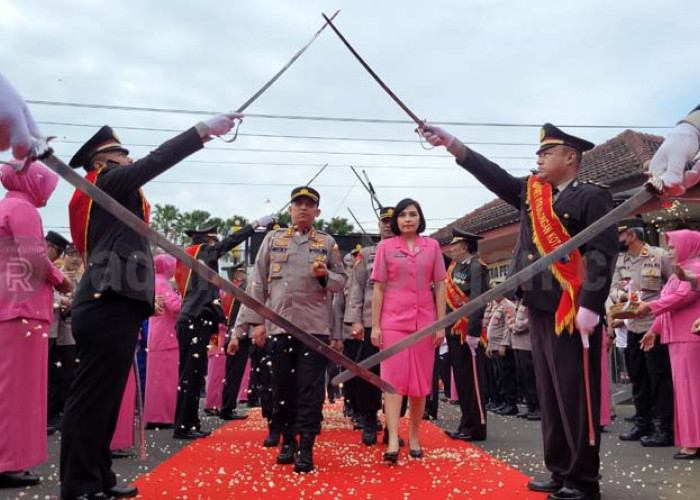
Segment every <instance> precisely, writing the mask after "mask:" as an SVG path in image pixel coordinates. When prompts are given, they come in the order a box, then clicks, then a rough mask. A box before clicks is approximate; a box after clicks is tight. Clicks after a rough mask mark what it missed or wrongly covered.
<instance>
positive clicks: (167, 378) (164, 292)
mask: <svg viewBox="0 0 700 500" xmlns="http://www.w3.org/2000/svg"><path fill="white" fill-rule="evenodd" d="M175 262H176V261H175V257H172V256H171V255H156V257H155V269H156V298H157V299H158V300H157V302H158V304H161V303H162V307H161V308H159V311H160V310H162V313H161V314H158V315H157V316H152V317H151V319H149V320H148V363H147V364H146V394H145V396H144V399H145V403H144V411H143V413H144V417H143V420H144V422H146V425H147V427H148V428H155V427H160V428H167V427H172V426H173V424H174V422H175V400H176V398H177V381H178V366H179V364H180V362H179V359H180V358H179V356H180V354H179V350H178V346H177V334H176V332H175V322H176V321H177V315H178V314H179V312H180V306H181V305H182V299H181V298H180V296H179V295H178V293H177V292H176V291H175V289H174V288H173V286H172V285H171V284H170V280H171V279H172V277H173V276H174V275H175Z"/></svg>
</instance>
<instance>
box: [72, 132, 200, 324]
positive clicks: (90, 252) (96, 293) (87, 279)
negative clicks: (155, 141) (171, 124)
mask: <svg viewBox="0 0 700 500" xmlns="http://www.w3.org/2000/svg"><path fill="white" fill-rule="evenodd" d="M201 148H202V139H201V138H200V136H199V133H198V132H197V130H196V129H195V128H194V127H193V128H191V129H188V130H186V131H185V132H183V133H182V134H180V135H178V136H176V137H174V138H172V139H170V140H169V141H167V142H165V143H163V144H161V145H160V146H159V147H158V148H157V149H156V150H155V151H153V152H151V153H150V154H149V155H148V156H146V157H144V158H142V159H140V160H138V161H135V162H134V163H132V164H131V165H129V166H118V165H108V166H107V167H105V168H104V169H102V171H101V172H100V174H99V175H98V177H97V181H96V185H97V187H99V188H100V189H102V190H103V191H104V192H106V193H107V194H109V195H110V196H111V197H112V198H114V199H115V200H117V201H118V202H119V203H121V204H122V205H124V206H125V207H126V208H127V209H129V211H130V212H131V213H133V214H134V215H136V216H137V217H139V218H140V219H142V220H143V219H144V213H143V198H142V196H141V194H140V193H139V189H140V188H141V186H143V185H144V184H146V183H147V182H148V181H150V180H152V179H153V178H154V177H156V176H157V175H159V174H161V173H163V172H165V171H166V170H167V169H169V168H170V167H172V166H173V165H175V164H176V163H178V162H179V161H181V160H183V159H184V158H186V157H187V156H189V155H191V154H192V153H194V152H196V151H198V150H200V149H201ZM89 217H90V218H89V221H88V229H87V252H86V255H85V261H86V266H85V272H84V274H83V277H82V279H81V280H80V283H79V284H78V287H77V290H76V292H75V295H74V298H73V306H74V307H75V306H76V305H78V304H80V303H82V302H86V301H91V300H97V299H99V297H100V294H101V293H102V292H105V291H107V290H113V291H114V292H116V293H118V294H121V295H124V296H125V297H128V298H130V299H135V300H139V301H142V302H144V303H145V305H147V306H148V308H150V310H151V311H152V310H153V298H154V293H155V272H154V264H153V256H152V255H151V249H150V247H149V243H148V240H146V238H144V237H143V236H140V235H139V234H138V233H136V232H135V231H133V230H132V229H130V228H129V227H127V226H126V225H125V224H123V223H122V222H121V221H120V220H119V219H117V218H116V217H114V216H113V215H111V214H110V213H109V212H107V211H106V210H104V209H103V208H102V207H100V206H99V205H98V204H96V203H93V204H92V208H91V210H90V216H89Z"/></svg>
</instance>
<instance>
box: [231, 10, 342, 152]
mask: <svg viewBox="0 0 700 500" xmlns="http://www.w3.org/2000/svg"><path fill="white" fill-rule="evenodd" d="M339 12H340V10H336V11H335V14H333V15H332V16H331V17H330V18H331V19H334V18H335V16H337V15H338V13H339ZM324 17H325V16H324ZM328 22H330V21H328ZM328 22H326V23H324V24H323V26H321V27H320V28H319V29H318V31H316V33H314V36H312V37H311V40H309V41H308V42H307V43H306V45H304V46H303V47H302V48H301V49H299V50H298V51H297V53H296V54H294V55H293V56H292V58H291V59H290V60H289V62H288V63H287V64H285V65H284V66H283V67H282V69H281V70H279V71H278V72H277V73H275V76H273V77H272V78H270V79H269V80H268V81H267V82H266V83H265V85H263V86H262V87H260V88H259V89H258V91H257V92H256V93H255V94H253V95H252V96H250V98H249V99H248V100H247V101H246V102H244V103H243V104H242V105H240V106H239V107H238V108H237V109H236V113H243V111H245V110H246V109H247V108H248V106H250V105H251V104H253V103H254V102H255V101H256V100H257V98H258V97H260V96H261V95H263V93H265V91H266V90H267V89H268V88H270V86H271V85H272V84H273V83H275V82H276V81H277V79H278V78H279V77H280V76H282V74H283V73H284V72H285V71H287V70H288V69H289V67H290V66H291V65H292V64H294V63H295V62H296V60H297V59H299V56H301V55H302V54H303V53H304V52H306V49H308V48H309V47H310V46H311V44H312V43H314V42H315V41H316V39H317V38H318V36H319V35H320V34H321V32H322V31H323V30H324V29H326V26H327V25H328ZM239 123H240V120H239ZM237 137H238V127H236V132H235V134H234V136H233V137H232V138H231V139H223V138H221V140H222V141H224V142H228V143H231V142H233V141H235V140H236V138H237Z"/></svg>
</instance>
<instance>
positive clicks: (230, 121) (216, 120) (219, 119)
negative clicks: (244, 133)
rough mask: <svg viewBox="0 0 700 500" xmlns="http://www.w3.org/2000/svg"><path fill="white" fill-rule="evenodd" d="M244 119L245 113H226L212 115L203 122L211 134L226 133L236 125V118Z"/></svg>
mask: <svg viewBox="0 0 700 500" xmlns="http://www.w3.org/2000/svg"><path fill="white" fill-rule="evenodd" d="M236 119H238V120H242V119H243V115H242V114H240V113H226V114H223V113H222V114H220V115H216V116H212V117H211V118H209V119H208V120H205V121H204V122H203V123H204V125H206V126H207V127H208V128H209V135H226V134H228V133H229V132H230V131H231V129H232V128H233V126H234V125H235V121H234V120H236Z"/></svg>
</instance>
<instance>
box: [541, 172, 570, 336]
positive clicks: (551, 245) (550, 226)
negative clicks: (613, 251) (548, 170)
mask: <svg viewBox="0 0 700 500" xmlns="http://www.w3.org/2000/svg"><path fill="white" fill-rule="evenodd" d="M552 202H553V197H552V186H551V185H550V184H549V183H547V182H542V181H541V180H539V179H538V178H537V177H536V176H534V175H531V176H530V177H529V178H528V179H527V204H528V205H529V206H530V210H529V212H530V222H531V223H532V238H533V241H534V243H535V246H536V247H537V250H538V251H539V252H540V254H541V255H545V254H548V253H550V252H551V251H553V250H554V249H555V248H557V247H558V246H560V245H562V244H564V243H565V242H567V241H569V240H570V239H571V236H569V233H568V231H567V230H566V228H565V227H564V225H563V224H562V223H561V221H560V220H559V217H557V214H556V213H554V209H553V207H552ZM549 269H550V271H551V272H552V274H553V275H554V277H555V278H556V279H557V281H558V282H559V284H560V285H561V288H562V294H561V300H560V301H559V306H558V307H557V311H556V313H555V315H554V331H555V332H556V334H557V335H559V334H561V332H563V331H564V330H568V331H569V333H570V334H573V333H574V319H575V318H576V308H577V306H578V304H577V302H578V294H579V291H580V290H581V284H582V281H583V280H582V276H583V259H582V258H581V253H580V252H579V251H578V249H576V250H574V251H573V252H571V253H570V254H569V255H568V256H567V257H565V258H564V259H562V260H559V261H557V262H555V263H554V264H552V265H551V266H550V267H549Z"/></svg>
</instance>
